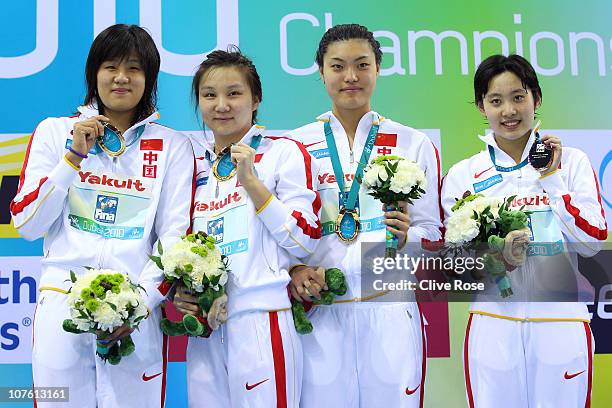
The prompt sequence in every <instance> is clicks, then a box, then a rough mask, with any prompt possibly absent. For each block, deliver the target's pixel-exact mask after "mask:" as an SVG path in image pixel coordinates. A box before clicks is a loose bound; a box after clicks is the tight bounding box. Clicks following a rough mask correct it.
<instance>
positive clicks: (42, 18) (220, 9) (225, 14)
mask: <svg viewBox="0 0 612 408" xmlns="http://www.w3.org/2000/svg"><path fill="white" fill-rule="evenodd" d="M15 7H16V6H15ZM216 8H217V45H216V46H215V49H225V48H226V47H227V46H228V45H229V44H235V45H238V42H239V41H238V39H239V35H238V33H239V30H238V0H216ZM161 10H162V0H140V1H139V12H140V25H141V26H142V27H146V28H147V30H148V31H149V33H150V34H151V37H153V40H155V44H157V47H158V49H159V53H160V55H161V70H162V71H163V72H166V73H168V74H172V75H180V76H191V75H193V71H194V68H195V67H197V66H198V65H199V64H200V62H202V60H203V59H204V58H205V57H206V55H207V54H208V53H209V52H211V51H212V50H209V51H206V52H203V53H201V54H179V53H174V52H171V51H168V50H166V49H165V48H164V46H163V42H162V39H163V35H162V12H161ZM5 11H6V10H5ZM93 20H94V21H93V37H95V36H96V35H98V34H99V33H100V32H101V31H102V30H104V29H105V28H106V27H108V26H111V25H113V24H115V23H116V0H93ZM35 30H36V47H35V48H34V50H33V51H31V52H29V53H27V54H24V55H18V56H15V57H0V78H22V77H26V76H29V75H34V74H36V73H38V72H40V71H42V70H44V69H45V68H47V67H48V66H49V65H50V64H51V63H52V62H53V60H54V59H55V57H56V56H57V51H58V37H59V0H37V1H36V27H35ZM93 37H92V38H93Z"/></svg>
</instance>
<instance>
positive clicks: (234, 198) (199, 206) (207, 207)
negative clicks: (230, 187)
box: [194, 191, 243, 212]
mask: <svg viewBox="0 0 612 408" xmlns="http://www.w3.org/2000/svg"><path fill="white" fill-rule="evenodd" d="M242 198H243V197H242V196H241V195H240V193H238V192H237V191H234V192H233V193H230V194H228V195H227V197H225V198H223V199H221V200H211V201H210V202H208V203H204V202H202V201H196V202H195V206H194V210H195V211H199V212H204V211H216V210H220V209H222V208H224V207H226V206H228V205H230V204H236V203H239V202H240V201H242Z"/></svg>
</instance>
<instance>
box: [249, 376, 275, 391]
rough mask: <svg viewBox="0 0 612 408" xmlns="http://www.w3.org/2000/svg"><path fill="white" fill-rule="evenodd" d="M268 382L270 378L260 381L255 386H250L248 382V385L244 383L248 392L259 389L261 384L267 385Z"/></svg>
mask: <svg viewBox="0 0 612 408" xmlns="http://www.w3.org/2000/svg"><path fill="white" fill-rule="evenodd" d="M268 380H269V378H266V379H265V380H262V381H260V382H258V383H255V384H253V385H249V383H248V382H247V383H244V386H245V387H246V389H247V391H251V390H252V389H253V388H255V387H257V386H258V385H260V384H263V383H265V382H266V381H268Z"/></svg>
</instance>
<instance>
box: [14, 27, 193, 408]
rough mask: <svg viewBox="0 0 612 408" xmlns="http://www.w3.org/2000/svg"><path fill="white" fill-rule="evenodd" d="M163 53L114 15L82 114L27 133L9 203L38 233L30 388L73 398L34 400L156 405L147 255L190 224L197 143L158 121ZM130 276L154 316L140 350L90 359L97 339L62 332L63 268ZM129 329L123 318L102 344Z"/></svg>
mask: <svg viewBox="0 0 612 408" xmlns="http://www.w3.org/2000/svg"><path fill="white" fill-rule="evenodd" d="M159 66H160V58H159V53H158V52H157V48H156V46H155V43H154V42H153V39H152V38H151V36H149V34H148V33H147V32H146V31H145V30H143V29H142V28H140V27H138V26H134V25H132V26H128V25H125V24H117V25H113V26H111V27H108V28H107V29H105V30H104V31H102V32H101V33H100V34H99V35H98V36H97V37H96V39H95V40H94V42H93V44H92V46H91V49H90V51H89V55H88V57H87V64H86V70H85V79H86V84H87V96H86V97H85V104H84V105H83V106H80V107H79V108H78V113H77V114H76V115H74V116H70V117H60V118H48V119H45V120H44V121H42V122H41V123H40V124H39V125H38V127H37V128H36V131H35V132H34V134H33V135H32V137H31V139H30V143H29V145H28V148H27V153H26V158H25V161H24V164H23V169H22V171H21V176H20V182H19V189H18V192H17V195H16V197H15V198H14V200H13V201H12V202H11V213H12V216H13V221H14V223H15V228H17V230H18V231H19V233H20V234H21V235H22V236H23V237H24V238H26V239H28V240H31V239H36V238H39V237H41V236H45V238H44V258H43V259H42V273H41V278H40V290H41V294H40V300H39V302H38V305H37V309H36V314H35V319H34V328H33V350H32V370H33V382H34V386H35V387H68V392H69V402H68V403H66V402H58V403H52V402H43V401H37V406H41V407H42V406H62V407H64V406H72V407H79V408H81V407H119V406H122V407H155V406H163V404H164V398H165V389H164V387H165V382H166V361H167V359H166V356H167V341H166V339H165V338H163V337H162V335H161V332H160V329H159V320H160V313H161V311H160V309H159V307H158V306H159V304H160V303H161V302H162V300H163V299H164V296H165V294H163V293H160V292H159V291H158V289H157V288H158V285H159V283H160V282H161V280H162V271H160V270H159V269H158V268H157V266H156V265H155V264H154V263H153V262H151V261H149V259H148V255H149V254H151V253H153V252H154V248H157V242H161V243H162V244H163V246H164V247H169V246H171V244H172V242H173V241H174V240H176V239H177V238H178V237H179V236H181V235H183V234H185V232H186V231H187V230H188V228H189V226H190V205H191V201H192V190H193V188H192V185H193V161H194V160H193V150H192V148H191V145H190V143H189V140H188V138H187V137H185V136H183V135H181V134H179V133H177V132H175V131H173V130H172V129H169V128H166V127H164V126H161V125H159V124H157V123H155V122H154V120H156V119H158V118H159V115H158V113H157V112H155V102H156V96H157V95H156V90H157V75H158V72H159ZM85 267H95V268H99V269H112V270H116V271H118V272H122V273H125V274H128V275H129V276H130V278H131V280H132V281H133V282H136V283H139V284H140V285H141V286H142V287H143V288H144V289H145V291H143V297H144V299H145V302H146V306H147V307H148V309H149V311H150V316H149V317H148V318H147V319H145V320H144V321H142V323H141V324H140V326H139V330H138V331H136V332H134V333H132V337H133V340H134V343H135V346H136V350H135V352H134V353H132V354H131V355H129V356H127V357H124V358H123V359H122V361H121V363H120V364H119V365H110V364H107V363H105V362H103V361H102V360H101V359H99V358H97V357H96V354H95V353H96V338H95V336H93V335H91V334H78V335H75V334H71V333H67V332H65V331H64V330H63V329H62V322H63V320H64V319H67V318H70V317H71V316H70V310H69V308H68V305H67V302H66V298H67V297H66V293H67V291H68V289H69V288H70V271H74V272H75V273H76V274H77V276H79V275H82V274H84V273H85ZM132 331H133V329H131V328H130V327H128V326H126V325H124V326H122V327H119V328H117V329H115V330H114V331H113V333H112V335H111V336H110V338H108V339H104V340H100V342H105V343H107V344H106V346H107V348H110V347H112V346H113V344H115V343H116V342H117V341H118V340H119V339H121V338H122V337H124V336H126V335H128V334H130V333H131V332H132Z"/></svg>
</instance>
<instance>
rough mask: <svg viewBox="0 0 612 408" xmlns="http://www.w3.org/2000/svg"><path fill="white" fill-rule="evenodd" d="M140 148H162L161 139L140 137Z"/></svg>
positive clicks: (162, 141) (162, 142)
mask: <svg viewBox="0 0 612 408" xmlns="http://www.w3.org/2000/svg"><path fill="white" fill-rule="evenodd" d="M140 150H159V151H162V150H164V140H163V139H141V140H140Z"/></svg>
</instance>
